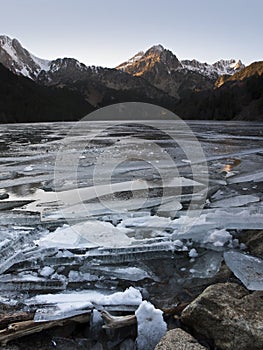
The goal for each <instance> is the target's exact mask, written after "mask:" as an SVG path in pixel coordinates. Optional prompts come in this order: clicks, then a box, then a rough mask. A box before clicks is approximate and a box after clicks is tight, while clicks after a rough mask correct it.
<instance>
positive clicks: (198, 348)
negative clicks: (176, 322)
mask: <svg viewBox="0 0 263 350" xmlns="http://www.w3.org/2000/svg"><path fill="white" fill-rule="evenodd" d="M175 349H176V350H203V349H206V348H205V347H204V346H202V345H200V344H199V343H198V341H197V340H196V339H195V338H193V337H192V336H191V335H190V334H189V333H186V332H185V331H183V330H182V329H181V328H176V329H172V330H170V331H168V332H167V333H166V334H165V336H163V337H162V339H161V341H160V342H159V343H158V344H157V345H156V347H155V350H175Z"/></svg>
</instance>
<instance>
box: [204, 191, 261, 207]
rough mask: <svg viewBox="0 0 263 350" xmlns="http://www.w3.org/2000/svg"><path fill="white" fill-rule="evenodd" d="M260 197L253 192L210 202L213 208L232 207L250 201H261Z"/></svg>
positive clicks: (240, 205)
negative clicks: (252, 193)
mask: <svg viewBox="0 0 263 350" xmlns="http://www.w3.org/2000/svg"><path fill="white" fill-rule="evenodd" d="M259 201H260V198H259V197H257V196H253V195H251V194H244V195H240V196H233V197H230V198H225V199H221V200H218V201H215V202H212V203H211V204H210V207H211V208H231V207H242V206H243V205H247V204H249V203H255V202H259Z"/></svg>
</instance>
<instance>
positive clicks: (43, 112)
mask: <svg viewBox="0 0 263 350" xmlns="http://www.w3.org/2000/svg"><path fill="white" fill-rule="evenodd" d="M0 80H1V85H0V123H19V122H40V121H55V120H56V121H59V120H78V119H79V118H81V117H83V116H85V115H86V114H87V113H89V112H91V111H92V110H93V107H92V106H91V105H90V104H88V103H87V102H85V101H84V100H83V98H82V97H80V96H79V95H78V94H76V93H73V92H71V91H68V90H65V89H59V90H58V89H54V88H47V87H43V86H39V85H37V84H36V83H34V82H33V81H32V80H30V79H28V78H25V77H23V76H17V75H15V74H13V73H12V72H10V71H9V70H8V69H7V68H5V67H4V66H3V65H2V64H0Z"/></svg>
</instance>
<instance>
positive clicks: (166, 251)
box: [81, 241, 180, 271]
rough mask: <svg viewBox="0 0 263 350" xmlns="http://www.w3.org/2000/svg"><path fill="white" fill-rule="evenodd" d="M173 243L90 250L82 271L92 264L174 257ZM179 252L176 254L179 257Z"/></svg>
mask: <svg viewBox="0 0 263 350" xmlns="http://www.w3.org/2000/svg"><path fill="white" fill-rule="evenodd" d="M174 250H175V247H174V244H173V242H171V241H167V242H159V243H152V244H148V245H147V244H144V245H137V246H129V247H125V248H113V249H110V248H99V249H94V250H90V251H89V252H87V254H86V256H85V257H86V259H85V262H84V263H83V269H82V268H81V269H82V270H83V271H85V270H86V271H89V267H90V266H92V265H95V266H98V265H100V264H112V265H116V264H121V263H127V262H137V261H142V260H152V259H166V258H173V257H174ZM179 255H180V254H178V257H179Z"/></svg>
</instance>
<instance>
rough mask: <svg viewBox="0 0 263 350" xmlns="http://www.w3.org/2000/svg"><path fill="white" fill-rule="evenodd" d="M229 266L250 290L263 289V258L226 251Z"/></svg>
mask: <svg viewBox="0 0 263 350" xmlns="http://www.w3.org/2000/svg"><path fill="white" fill-rule="evenodd" d="M224 259H225V262H226V264H227V266H228V267H229V268H230V270H231V271H232V272H233V273H234V274H235V276H236V277H237V278H239V279H240V281H241V282H242V283H243V284H244V285H245V286H246V288H247V289H249V290H263V260H262V259H260V258H256V257H254V256H251V255H246V254H243V253H239V252H235V251H230V252H225V253H224Z"/></svg>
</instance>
